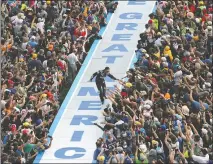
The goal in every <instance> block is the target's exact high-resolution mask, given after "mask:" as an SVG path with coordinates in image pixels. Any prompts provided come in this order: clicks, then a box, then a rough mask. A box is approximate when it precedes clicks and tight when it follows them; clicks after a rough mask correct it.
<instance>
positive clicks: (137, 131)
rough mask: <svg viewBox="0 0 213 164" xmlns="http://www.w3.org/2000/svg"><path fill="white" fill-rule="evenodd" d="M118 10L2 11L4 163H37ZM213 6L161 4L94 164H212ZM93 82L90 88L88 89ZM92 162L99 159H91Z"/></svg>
mask: <svg viewBox="0 0 213 164" xmlns="http://www.w3.org/2000/svg"><path fill="white" fill-rule="evenodd" d="M117 5H118V6H119V1H118V2H114V1H85V0H79V1H57V0H49V1H35V0H29V1H20V0H19V1H18V0H17V1H15V0H2V1H1V163H5V164H6V163H33V161H34V159H35V157H36V156H37V155H38V154H39V153H40V152H43V151H45V150H46V149H51V143H52V140H54V137H52V136H50V135H49V134H48V131H49V128H50V127H51V124H52V122H53V120H54V118H55V116H56V114H57V113H58V110H59V108H60V106H61V104H62V102H63V100H64V99H65V96H66V94H67V91H68V89H69V88H70V87H71V85H72V83H73V81H74V79H75V77H76V75H77V74H78V71H79V69H80V68H81V65H82V64H83V63H84V60H85V58H86V56H87V54H88V51H89V50H90V48H91V45H92V44H93V42H94V40H98V39H99V40H100V39H102V36H100V35H99V34H98V33H99V31H100V29H101V28H102V27H105V26H107V22H106V18H107V15H108V13H114V12H116V8H117ZM212 13H213V7H212V2H211V1H209V0H205V1H200V0H188V1H171V0H167V1H160V0H159V1H157V2H156V7H155V11H154V12H153V13H150V15H149V20H148V22H147V23H146V24H145V31H140V33H141V34H140V40H138V45H135V46H136V47H135V49H136V51H135V55H136V58H137V61H136V63H134V68H131V69H129V70H128V71H127V72H126V77H125V78H123V79H120V80H119V84H118V85H116V86H115V87H114V89H107V90H106V98H107V99H108V100H110V102H111V104H112V105H108V106H106V108H105V109H104V110H103V111H102V112H103V116H104V121H101V122H94V126H96V127H97V128H100V129H101V130H102V131H103V136H99V137H100V138H99V139H98V140H97V142H96V143H94V145H96V149H95V150H94V155H93V162H94V163H100V164H101V163H109V164H110V163H159V164H160V163H162V164H163V163H212V162H213V154H212V152H213V151H212V137H213V134H212V125H213V124H212V55H213V51H212V50H213V48H212V46H213V42H212V41H213V38H212ZM88 80H89V79H88ZM91 158H92V157H91Z"/></svg>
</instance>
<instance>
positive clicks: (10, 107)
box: [4, 98, 16, 115]
mask: <svg viewBox="0 0 213 164" xmlns="http://www.w3.org/2000/svg"><path fill="white" fill-rule="evenodd" d="M15 104H16V103H15V102H13V98H12V99H11V100H9V101H8V102H7V103H6V104H5V108H4V112H5V115H10V114H11V113H12V112H13V108H14V107H15Z"/></svg>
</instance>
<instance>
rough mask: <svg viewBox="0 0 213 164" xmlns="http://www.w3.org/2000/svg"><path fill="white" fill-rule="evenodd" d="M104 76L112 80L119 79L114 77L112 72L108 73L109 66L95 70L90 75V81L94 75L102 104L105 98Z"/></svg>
mask: <svg viewBox="0 0 213 164" xmlns="http://www.w3.org/2000/svg"><path fill="white" fill-rule="evenodd" d="M106 76H109V77H110V78H111V79H113V80H119V79H117V78H115V77H114V76H113V75H112V74H110V68H109V67H105V69H104V70H100V71H97V72H95V73H94V74H93V75H92V77H91V78H90V82H92V79H93V78H94V77H96V79H95V82H96V86H97V88H98V90H99V96H100V99H101V102H102V104H104V99H106V83H105V80H104V78H105V77H106Z"/></svg>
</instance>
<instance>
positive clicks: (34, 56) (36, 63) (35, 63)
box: [28, 53, 43, 71]
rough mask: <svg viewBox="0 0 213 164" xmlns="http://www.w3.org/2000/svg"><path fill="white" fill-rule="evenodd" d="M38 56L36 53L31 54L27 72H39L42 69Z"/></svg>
mask: <svg viewBox="0 0 213 164" xmlns="http://www.w3.org/2000/svg"><path fill="white" fill-rule="evenodd" d="M37 57H38V54H36V53H33V54H32V60H31V61H29V63H28V69H29V70H33V69H36V70H37V71H39V70H40V69H42V67H43V66H42V63H41V61H40V60H38V58H37Z"/></svg>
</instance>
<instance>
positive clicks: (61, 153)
mask: <svg viewBox="0 0 213 164" xmlns="http://www.w3.org/2000/svg"><path fill="white" fill-rule="evenodd" d="M69 151H72V152H73V151H74V152H75V153H74V154H73V153H72V155H71V153H69ZM85 152H86V150H85V149H84V148H80V147H65V148H61V149H58V150H57V151H56V152H55V157H56V158H60V159H75V158H81V157H83V156H84V155H85Z"/></svg>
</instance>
